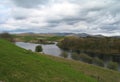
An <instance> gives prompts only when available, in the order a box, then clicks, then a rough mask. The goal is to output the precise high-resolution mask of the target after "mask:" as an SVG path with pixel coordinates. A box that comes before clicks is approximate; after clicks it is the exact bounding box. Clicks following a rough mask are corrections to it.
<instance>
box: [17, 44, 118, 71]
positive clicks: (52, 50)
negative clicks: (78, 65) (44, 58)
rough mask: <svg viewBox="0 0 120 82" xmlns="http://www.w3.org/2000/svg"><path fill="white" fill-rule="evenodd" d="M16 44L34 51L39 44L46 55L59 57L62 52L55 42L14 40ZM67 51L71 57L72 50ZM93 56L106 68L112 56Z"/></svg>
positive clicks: (69, 57)
mask: <svg viewBox="0 0 120 82" xmlns="http://www.w3.org/2000/svg"><path fill="white" fill-rule="evenodd" d="M16 45H17V46H19V47H21V48H24V49H27V50H32V51H35V47H36V46H37V45H41V46H42V48H43V53H44V54H48V55H53V56H57V57H61V56H60V55H61V53H62V52H64V51H63V50H61V49H60V48H59V47H58V46H57V43H55V44H34V43H26V42H16ZM67 53H68V59H73V58H72V57H71V54H72V52H67ZM92 56H93V58H96V57H97V58H101V57H102V60H103V61H104V67H105V68H107V65H108V63H109V62H110V61H113V57H112V56H110V55H108V56H106V55H98V54H92ZM118 65H119V67H118V70H119V71H120V62H119V61H118Z"/></svg>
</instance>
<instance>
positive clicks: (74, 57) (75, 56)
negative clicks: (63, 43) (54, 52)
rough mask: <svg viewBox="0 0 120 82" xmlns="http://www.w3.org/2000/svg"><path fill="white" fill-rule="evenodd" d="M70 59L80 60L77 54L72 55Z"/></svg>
mask: <svg viewBox="0 0 120 82" xmlns="http://www.w3.org/2000/svg"><path fill="white" fill-rule="evenodd" d="M71 58H72V59H74V60H80V55H79V54H77V53H72V54H71Z"/></svg>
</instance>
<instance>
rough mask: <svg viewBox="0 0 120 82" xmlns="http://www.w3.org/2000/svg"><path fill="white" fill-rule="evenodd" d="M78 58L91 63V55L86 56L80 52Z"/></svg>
mask: <svg viewBox="0 0 120 82" xmlns="http://www.w3.org/2000/svg"><path fill="white" fill-rule="evenodd" d="M80 59H81V60H82V61H83V62H86V63H89V64H91V63H92V60H93V59H92V57H90V56H88V55H87V54H84V53H82V54H80Z"/></svg>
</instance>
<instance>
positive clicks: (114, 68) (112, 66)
mask: <svg viewBox="0 0 120 82" xmlns="http://www.w3.org/2000/svg"><path fill="white" fill-rule="evenodd" d="M107 67H108V68H109V69H112V70H118V63H116V62H112V61H111V62H109V64H108V66H107Z"/></svg>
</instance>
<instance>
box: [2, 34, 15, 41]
mask: <svg viewBox="0 0 120 82" xmlns="http://www.w3.org/2000/svg"><path fill="white" fill-rule="evenodd" d="M0 38H2V39H5V40H8V41H10V42H14V38H13V37H12V35H11V34H9V33H7V32H5V33H1V34H0Z"/></svg>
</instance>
